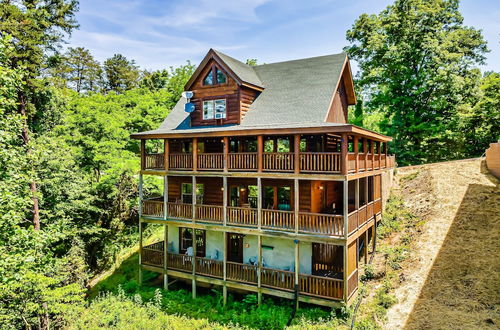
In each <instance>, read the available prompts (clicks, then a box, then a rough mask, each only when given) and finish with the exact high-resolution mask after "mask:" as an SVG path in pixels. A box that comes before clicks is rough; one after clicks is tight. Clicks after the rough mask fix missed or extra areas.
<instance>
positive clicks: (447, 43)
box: [346, 0, 500, 165]
mask: <svg viewBox="0 0 500 330" xmlns="http://www.w3.org/2000/svg"><path fill="white" fill-rule="evenodd" d="M458 6H459V2H458V0H396V1H395V3H394V4H393V5H390V6H388V7H387V9H385V10H383V11H382V12H381V13H380V14H378V15H367V14H363V15H361V16H360V17H359V18H358V19H357V20H356V21H355V23H354V25H353V26H352V28H351V29H350V30H349V31H347V39H348V40H349V41H350V42H351V45H350V46H349V47H346V51H347V52H348V54H349V56H350V58H351V59H354V60H356V61H357V62H358V63H359V66H360V72H359V74H358V81H357V85H358V87H359V88H358V90H359V91H358V93H359V94H361V95H363V98H364V101H365V102H364V103H363V105H362V107H363V111H364V112H366V113H367V114H373V115H376V116H378V118H381V119H383V120H381V121H379V122H378V124H377V126H378V127H377V128H378V130H380V131H382V132H383V133H386V134H388V135H390V136H392V137H394V143H393V145H392V150H393V151H394V152H395V153H396V155H397V159H398V162H399V163H400V164H403V165H404V164H416V163H425V162H434V161H440V160H447V159H456V158H463V157H470V156H479V155H481V154H482V153H483V152H484V149H485V148H486V147H487V146H488V144H489V143H490V142H494V141H495V140H497V139H498V137H499V131H498V121H497V122H496V123H495V124H490V125H493V127H490V128H486V129H485V130H484V129H481V130H480V131H479V130H477V129H476V125H477V120H478V119H479V118H480V120H482V121H484V120H485V121H490V122H492V121H493V120H494V119H495V115H494V114H493V113H494V112H496V113H497V114H498V112H499V111H500V109H499V108H498V103H497V104H496V105H494V104H491V103H490V104H488V105H483V106H481V105H478V102H482V101H481V94H480V88H479V86H480V85H481V83H482V82H481V75H480V71H479V70H478V69H477V65H479V64H483V63H484V60H485V57H484V53H485V52H486V51H487V48H486V42H485V41H484V39H483V36H482V34H481V32H480V31H479V30H477V29H475V28H473V27H468V26H465V25H464V24H463V17H462V15H461V14H460V12H459V10H458ZM483 83H484V82H483ZM490 92H492V93H493V94H495V96H494V97H493V98H496V99H498V97H499V96H500V94H499V91H498V90H496V92H493V91H492V90H491V91H490ZM484 106H487V107H488V108H489V109H490V110H485V109H484ZM495 106H496V109H492V108H494V107H495ZM357 110H358V113H357V115H356V116H354V117H356V118H357V120H358V123H359V114H360V109H357ZM485 111H486V112H485ZM479 112H481V113H482V114H485V115H486V116H482V115H480V114H479ZM486 113H487V114H486ZM380 114H381V115H382V116H380ZM496 116H498V115H496ZM367 117H369V116H367ZM497 118H498V117H497ZM353 119H355V118H353ZM483 125H487V124H485V123H481V126H483ZM368 127H369V126H368ZM370 128H371V127H370ZM470 130H472V132H470ZM475 133H477V134H479V136H477V137H476V135H475ZM477 138H479V139H477ZM470 139H474V140H475V144H476V146H475V147H474V148H470V146H469V145H468V144H469V143H470ZM478 142H479V143H478Z"/></svg>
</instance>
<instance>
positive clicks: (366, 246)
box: [364, 230, 368, 265]
mask: <svg viewBox="0 0 500 330" xmlns="http://www.w3.org/2000/svg"><path fill="white" fill-rule="evenodd" d="M364 250H365V265H366V264H368V230H365V249H364Z"/></svg>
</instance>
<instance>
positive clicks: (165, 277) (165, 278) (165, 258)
mask: <svg viewBox="0 0 500 330" xmlns="http://www.w3.org/2000/svg"><path fill="white" fill-rule="evenodd" d="M163 227H164V231H163V288H164V289H165V290H168V274H167V269H168V267H167V266H168V265H167V262H168V256H167V253H168V225H167V224H164V225H163Z"/></svg>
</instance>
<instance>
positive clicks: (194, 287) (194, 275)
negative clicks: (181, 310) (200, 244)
mask: <svg viewBox="0 0 500 330" xmlns="http://www.w3.org/2000/svg"><path fill="white" fill-rule="evenodd" d="M192 245H193V262H192V264H193V280H192V282H191V286H192V288H191V290H192V293H193V299H195V298H196V245H197V244H196V228H193V244H192Z"/></svg>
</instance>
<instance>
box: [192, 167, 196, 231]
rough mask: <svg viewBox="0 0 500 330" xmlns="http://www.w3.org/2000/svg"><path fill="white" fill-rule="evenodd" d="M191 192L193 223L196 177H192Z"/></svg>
mask: <svg viewBox="0 0 500 330" xmlns="http://www.w3.org/2000/svg"><path fill="white" fill-rule="evenodd" d="M191 186H192V191H191V196H192V197H191V199H192V213H193V214H192V216H193V223H195V222H196V176H194V175H193V176H192V183H191Z"/></svg>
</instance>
